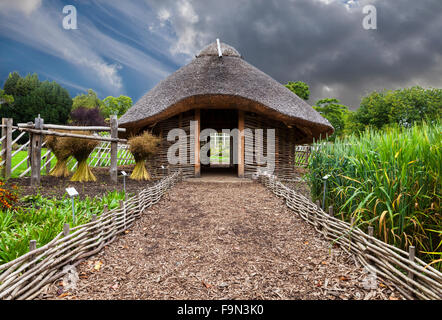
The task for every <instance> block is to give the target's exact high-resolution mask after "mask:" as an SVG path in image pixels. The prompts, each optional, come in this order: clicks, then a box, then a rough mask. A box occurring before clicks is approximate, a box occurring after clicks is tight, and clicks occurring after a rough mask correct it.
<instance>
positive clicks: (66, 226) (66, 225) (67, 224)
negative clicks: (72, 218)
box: [63, 223, 70, 237]
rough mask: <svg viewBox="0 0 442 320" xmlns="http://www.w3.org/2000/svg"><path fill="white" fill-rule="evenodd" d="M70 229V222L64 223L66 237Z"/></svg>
mask: <svg viewBox="0 0 442 320" xmlns="http://www.w3.org/2000/svg"><path fill="white" fill-rule="evenodd" d="M69 229H70V227H69V223H65V224H64V225H63V235H64V236H65V237H66V236H67V235H69V232H70V231H69Z"/></svg>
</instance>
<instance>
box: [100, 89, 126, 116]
mask: <svg viewBox="0 0 442 320" xmlns="http://www.w3.org/2000/svg"><path fill="white" fill-rule="evenodd" d="M103 103H104V106H103V108H102V113H103V116H104V117H105V118H106V119H109V118H110V116H111V115H112V114H116V115H117V117H118V118H119V117H121V116H122V115H123V114H125V113H126V111H127V110H129V108H130V107H132V98H130V97H127V96H123V95H120V96H119V97H118V98H116V97H112V96H109V97H107V98H106V99H104V100H103Z"/></svg>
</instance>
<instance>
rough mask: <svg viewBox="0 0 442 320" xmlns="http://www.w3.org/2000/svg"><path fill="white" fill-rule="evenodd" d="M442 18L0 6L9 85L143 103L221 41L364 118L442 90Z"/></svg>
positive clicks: (388, 6)
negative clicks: (393, 95) (30, 77)
mask: <svg viewBox="0 0 442 320" xmlns="http://www.w3.org/2000/svg"><path fill="white" fill-rule="evenodd" d="M66 5H72V6H74V7H75V9H76V15H77V29H65V28H64V27H63V20H64V19H65V18H66V17H67V16H68V15H69V14H70V12H65V13H63V8H64V7H65V6H66ZM368 5H370V6H373V7H374V8H375V9H376V24H375V25H374V20H370V23H371V26H372V27H373V26H375V27H376V28H375V29H373V28H372V29H367V28H366V25H365V27H364V21H365V23H367V19H368V15H369V13H368V12H367V11H364V8H366V6H368ZM370 14H371V15H372V14H373V11H370ZM441 17H442V1H441V0H420V1H416V0H371V1H369V0H223V1H212V0H195V1H192V0H125V1H121V0H118V1H117V0H93V1H86V0H82V1H79V0H70V1H62V0H0V85H2V86H3V83H4V81H5V80H6V78H7V76H8V74H9V73H10V72H13V71H18V72H19V73H20V74H21V75H22V76H24V75H26V74H27V73H37V74H38V75H39V77H40V79H41V80H50V81H53V80H54V81H57V82H58V83H60V84H61V85H62V86H63V87H65V88H66V89H68V90H69V92H70V94H71V96H72V97H74V96H75V95H77V94H79V93H84V92H85V91H86V90H87V89H89V88H91V89H93V90H94V91H96V92H97V93H98V95H99V97H100V98H102V99H104V98H105V97H107V96H109V95H111V96H119V95H120V94H123V95H128V96H130V97H131V98H132V99H133V101H134V102H136V101H137V100H138V99H139V98H141V96H142V95H143V94H145V93H146V92H148V91H149V90H150V89H152V88H153V87H154V86H155V85H156V84H157V83H158V82H159V81H161V80H162V79H164V78H166V77H167V76H168V75H170V74H171V73H173V72H175V71H176V70H178V69H179V68H180V67H181V66H184V65H185V64H187V63H189V62H190V61H191V60H192V59H193V58H194V57H195V55H196V54H198V52H199V51H200V50H201V49H202V48H204V47H205V46H206V45H208V44H210V43H211V42H214V41H215V40H216V38H219V39H220V40H221V41H222V42H225V43H227V44H229V45H231V46H233V47H235V48H236V49H237V50H238V51H239V52H240V53H241V54H242V56H243V57H244V59H245V60H246V61H247V62H249V63H250V64H252V65H254V66H255V67H257V68H259V69H261V70H262V71H264V72H265V73H267V74H268V75H270V76H271V77H273V78H274V79H275V80H277V81H279V82H280V83H282V84H285V83H287V82H288V81H304V82H306V83H307V84H308V85H309V86H310V92H311V96H310V99H309V101H308V102H309V103H310V104H312V105H313V104H314V103H315V102H316V101H317V100H318V99H322V98H337V99H339V100H340V101H341V102H342V103H343V104H345V105H348V106H349V107H350V108H351V109H355V108H357V107H358V106H359V103H360V101H361V98H362V97H364V96H365V95H367V94H368V93H370V92H372V91H373V90H384V89H398V88H404V87H410V86H414V85H420V86H423V87H427V88H428V87H434V88H442V77H441V74H442V18H441ZM257 90H259V88H257Z"/></svg>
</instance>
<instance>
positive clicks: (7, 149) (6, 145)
mask: <svg viewBox="0 0 442 320" xmlns="http://www.w3.org/2000/svg"><path fill="white" fill-rule="evenodd" d="M12 123H13V120H12V119H11V118H2V137H6V138H5V139H4V140H3V142H2V150H3V157H2V158H3V160H5V163H4V164H3V169H2V175H3V177H4V178H5V179H9V178H10V177H11V155H12Z"/></svg>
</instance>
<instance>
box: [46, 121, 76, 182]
mask: <svg viewBox="0 0 442 320" xmlns="http://www.w3.org/2000/svg"><path fill="white" fill-rule="evenodd" d="M54 131H57V132H66V131H64V130H54ZM62 139H64V138H63V137H57V136H46V138H45V141H46V146H47V147H48V148H49V149H51V151H52V152H53V153H54V155H55V158H57V163H56V164H55V167H54V168H53V169H52V170H51V172H50V173H49V174H50V175H51V176H54V177H68V176H69V170H68V167H67V161H68V158H69V156H70V155H71V154H70V151H69V150H67V149H65V148H63V147H62V144H61V143H60V142H61V141H62Z"/></svg>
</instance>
